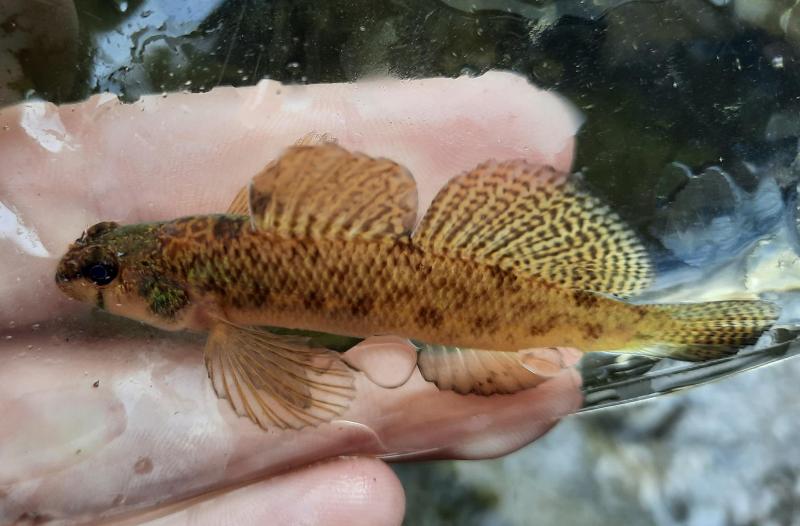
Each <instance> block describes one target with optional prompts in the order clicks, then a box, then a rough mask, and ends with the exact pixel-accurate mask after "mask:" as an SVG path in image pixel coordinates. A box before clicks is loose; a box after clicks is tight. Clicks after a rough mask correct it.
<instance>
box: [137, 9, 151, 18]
mask: <svg viewBox="0 0 800 526" xmlns="http://www.w3.org/2000/svg"><path fill="white" fill-rule="evenodd" d="M152 14H153V12H152V11H150V10H149V9H148V10H147V11H142V14H141V15H139V16H141V17H142V18H147V17H148V16H150V15H152Z"/></svg>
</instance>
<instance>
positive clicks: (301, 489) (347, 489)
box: [147, 457, 405, 526]
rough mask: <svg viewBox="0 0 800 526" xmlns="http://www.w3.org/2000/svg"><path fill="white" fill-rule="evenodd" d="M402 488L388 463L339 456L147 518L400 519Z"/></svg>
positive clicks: (165, 522) (163, 521) (165, 524)
mask: <svg viewBox="0 0 800 526" xmlns="http://www.w3.org/2000/svg"><path fill="white" fill-rule="evenodd" d="M404 514H405V493H404V492H403V487H402V485H401V484H400V481H399V479H398V478H397V476H395V474H394V473H393V472H392V470H391V469H389V467H388V466H387V465H386V464H385V463H383V462H381V461H379V460H376V459H372V458H362V457H354V458H339V459H335V460H333V461H328V462H324V463H319V464H314V465H311V466H308V467H305V468H303V469H300V470H297V471H293V472H291V473H287V474H284V475H279V476H277V477H273V478H270V479H268V480H264V481H261V482H257V483H254V484H251V485H249V486H245V487H242V488H238V489H235V490H232V491H230V492H227V493H224V494H221V495H216V496H214V497H212V498H210V499H207V500H204V501H202V502H199V503H197V504H194V505H192V506H190V507H188V508H186V509H183V510H181V511H178V512H175V513H172V514H170V515H168V516H165V517H161V518H160V519H157V520H155V521H151V522H149V523H147V524H151V525H159V526H171V525H178V524H225V525H227V524H236V525H243V526H244V525H251V524H253V525H255V524H276V525H281V524H326V525H334V526H335V525H338V524H342V525H360V524H364V525H374V524H386V525H394V524H401V523H402V521H403V515H404Z"/></svg>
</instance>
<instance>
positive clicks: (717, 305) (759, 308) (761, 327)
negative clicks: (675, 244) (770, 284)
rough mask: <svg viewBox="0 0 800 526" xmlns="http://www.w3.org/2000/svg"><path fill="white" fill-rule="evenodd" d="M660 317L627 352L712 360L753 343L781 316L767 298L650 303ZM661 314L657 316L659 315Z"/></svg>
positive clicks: (685, 359)
mask: <svg viewBox="0 0 800 526" xmlns="http://www.w3.org/2000/svg"><path fill="white" fill-rule="evenodd" d="M648 307H649V308H650V309H652V312H653V313H654V314H655V315H656V316H655V317H654V319H657V320H658V319H660V322H659V327H658V328H657V329H655V330H654V331H653V332H652V333H650V334H648V336H649V338H648V340H647V342H646V343H643V344H642V345H640V346H637V347H636V348H631V349H626V351H627V352H633V353H637V354H645V355H649V356H657V357H661V358H673V359H675V360H684V361H689V362H702V361H706V360H714V359H717V358H723V357H725V356H729V355H732V354H735V353H736V352H737V351H738V350H739V349H741V348H742V347H745V346H747V345H752V344H754V343H755V342H756V341H757V340H758V338H759V337H760V336H761V334H762V333H763V332H764V331H766V330H768V329H769V328H770V327H772V325H773V324H774V323H775V321H776V320H777V319H778V316H779V315H780V308H779V307H778V306H777V305H775V304H774V303H770V302H768V301H758V300H754V301H748V300H742V301H715V302H708V303H691V304H670V305H650V306H648ZM659 313H660V314H662V315H663V316H658V314H659Z"/></svg>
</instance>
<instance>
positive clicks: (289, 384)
mask: <svg viewBox="0 0 800 526" xmlns="http://www.w3.org/2000/svg"><path fill="white" fill-rule="evenodd" d="M205 362H206V367H207V368H208V374H209V377H210V378H211V381H212V383H213V385H214V390H215V391H216V393H217V395H218V396H219V397H220V398H227V399H228V400H229V401H230V403H231V406H232V407H233V409H234V410H235V411H236V414H238V415H240V416H247V417H248V418H250V419H251V420H252V421H253V422H255V423H256V424H258V425H259V426H261V427H262V428H264V429H267V428H270V427H276V428H280V429H285V428H291V429H300V428H303V427H306V426H316V425H318V424H321V423H323V422H327V421H330V420H331V419H333V418H335V417H337V416H339V415H341V414H342V413H344V411H345V410H346V409H347V407H348V405H349V402H350V400H351V399H352V398H353V394H354V393H353V373H352V371H351V370H350V369H349V368H348V367H347V366H346V365H345V364H344V362H343V361H342V360H341V359H340V357H339V354H338V353H336V352H334V351H330V350H328V349H324V348H314V347H312V346H310V345H309V343H308V340H306V339H304V338H299V337H296V336H283V335H277V334H272V333H270V332H267V331H265V330H262V329H258V328H254V327H239V326H236V325H231V324H229V323H226V322H219V323H217V324H216V325H215V326H214V328H213V329H212V331H211V333H210V334H209V338H208V342H207V344H206V349H205Z"/></svg>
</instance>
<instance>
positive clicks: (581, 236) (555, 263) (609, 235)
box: [413, 160, 652, 295]
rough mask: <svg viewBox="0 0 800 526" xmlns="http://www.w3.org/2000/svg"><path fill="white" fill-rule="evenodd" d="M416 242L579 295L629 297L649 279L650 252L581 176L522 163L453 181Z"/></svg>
mask: <svg viewBox="0 0 800 526" xmlns="http://www.w3.org/2000/svg"><path fill="white" fill-rule="evenodd" d="M413 240H414V243H415V244H417V245H419V246H420V247H422V248H423V249H425V250H430V251H432V252H435V253H449V254H454V255H457V256H459V257H462V258H465V259H470V260H473V261H480V262H483V263H486V264H489V265H496V266H499V267H501V268H505V269H512V270H514V272H517V273H519V274H520V275H526V276H535V277H538V278H541V279H544V280H546V281H548V282H550V283H553V284H555V285H559V286H564V287H569V288H575V289H581V290H589V291H595V292H602V293H608V294H617V295H630V294H633V293H636V292H638V291H641V290H643V289H645V288H646V287H647V286H648V285H649V283H650V280H651V277H652V269H651V266H650V260H649V257H648V254H647V251H646V250H645V247H644V246H643V245H642V243H641V241H639V239H638V237H637V236H636V234H635V232H634V231H633V230H632V229H631V228H630V227H629V226H628V225H626V224H625V223H624V222H623V221H622V219H621V218H620V217H619V216H618V215H617V214H616V213H614V212H613V211H612V210H611V209H610V208H608V206H606V205H605V204H603V203H602V202H601V201H600V200H599V199H598V198H596V197H594V196H592V195H591V194H590V193H589V192H587V191H586V190H585V189H583V188H582V185H581V184H580V181H579V180H578V179H577V178H576V177H574V176H572V177H570V176H568V175H567V174H564V173H560V172H557V171H556V170H554V169H553V168H551V167H549V166H541V165H534V164H531V163H529V162H527V161H523V160H512V161H505V162H496V161H490V162H487V163H484V164H482V165H480V166H478V167H477V168H475V169H474V170H472V171H470V172H468V173H465V174H462V175H460V176H458V177H455V178H453V179H452V180H451V181H450V182H449V183H447V185H446V186H445V187H444V188H443V189H442V190H441V191H440V192H439V194H438V195H437V196H436V198H435V199H434V200H433V203H432V204H431V207H430V209H429V210H428V212H427V213H426V214H425V216H424V217H423V219H422V222H421V224H420V225H419V227H418V228H417V230H416V231H415V232H414V236H413Z"/></svg>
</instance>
